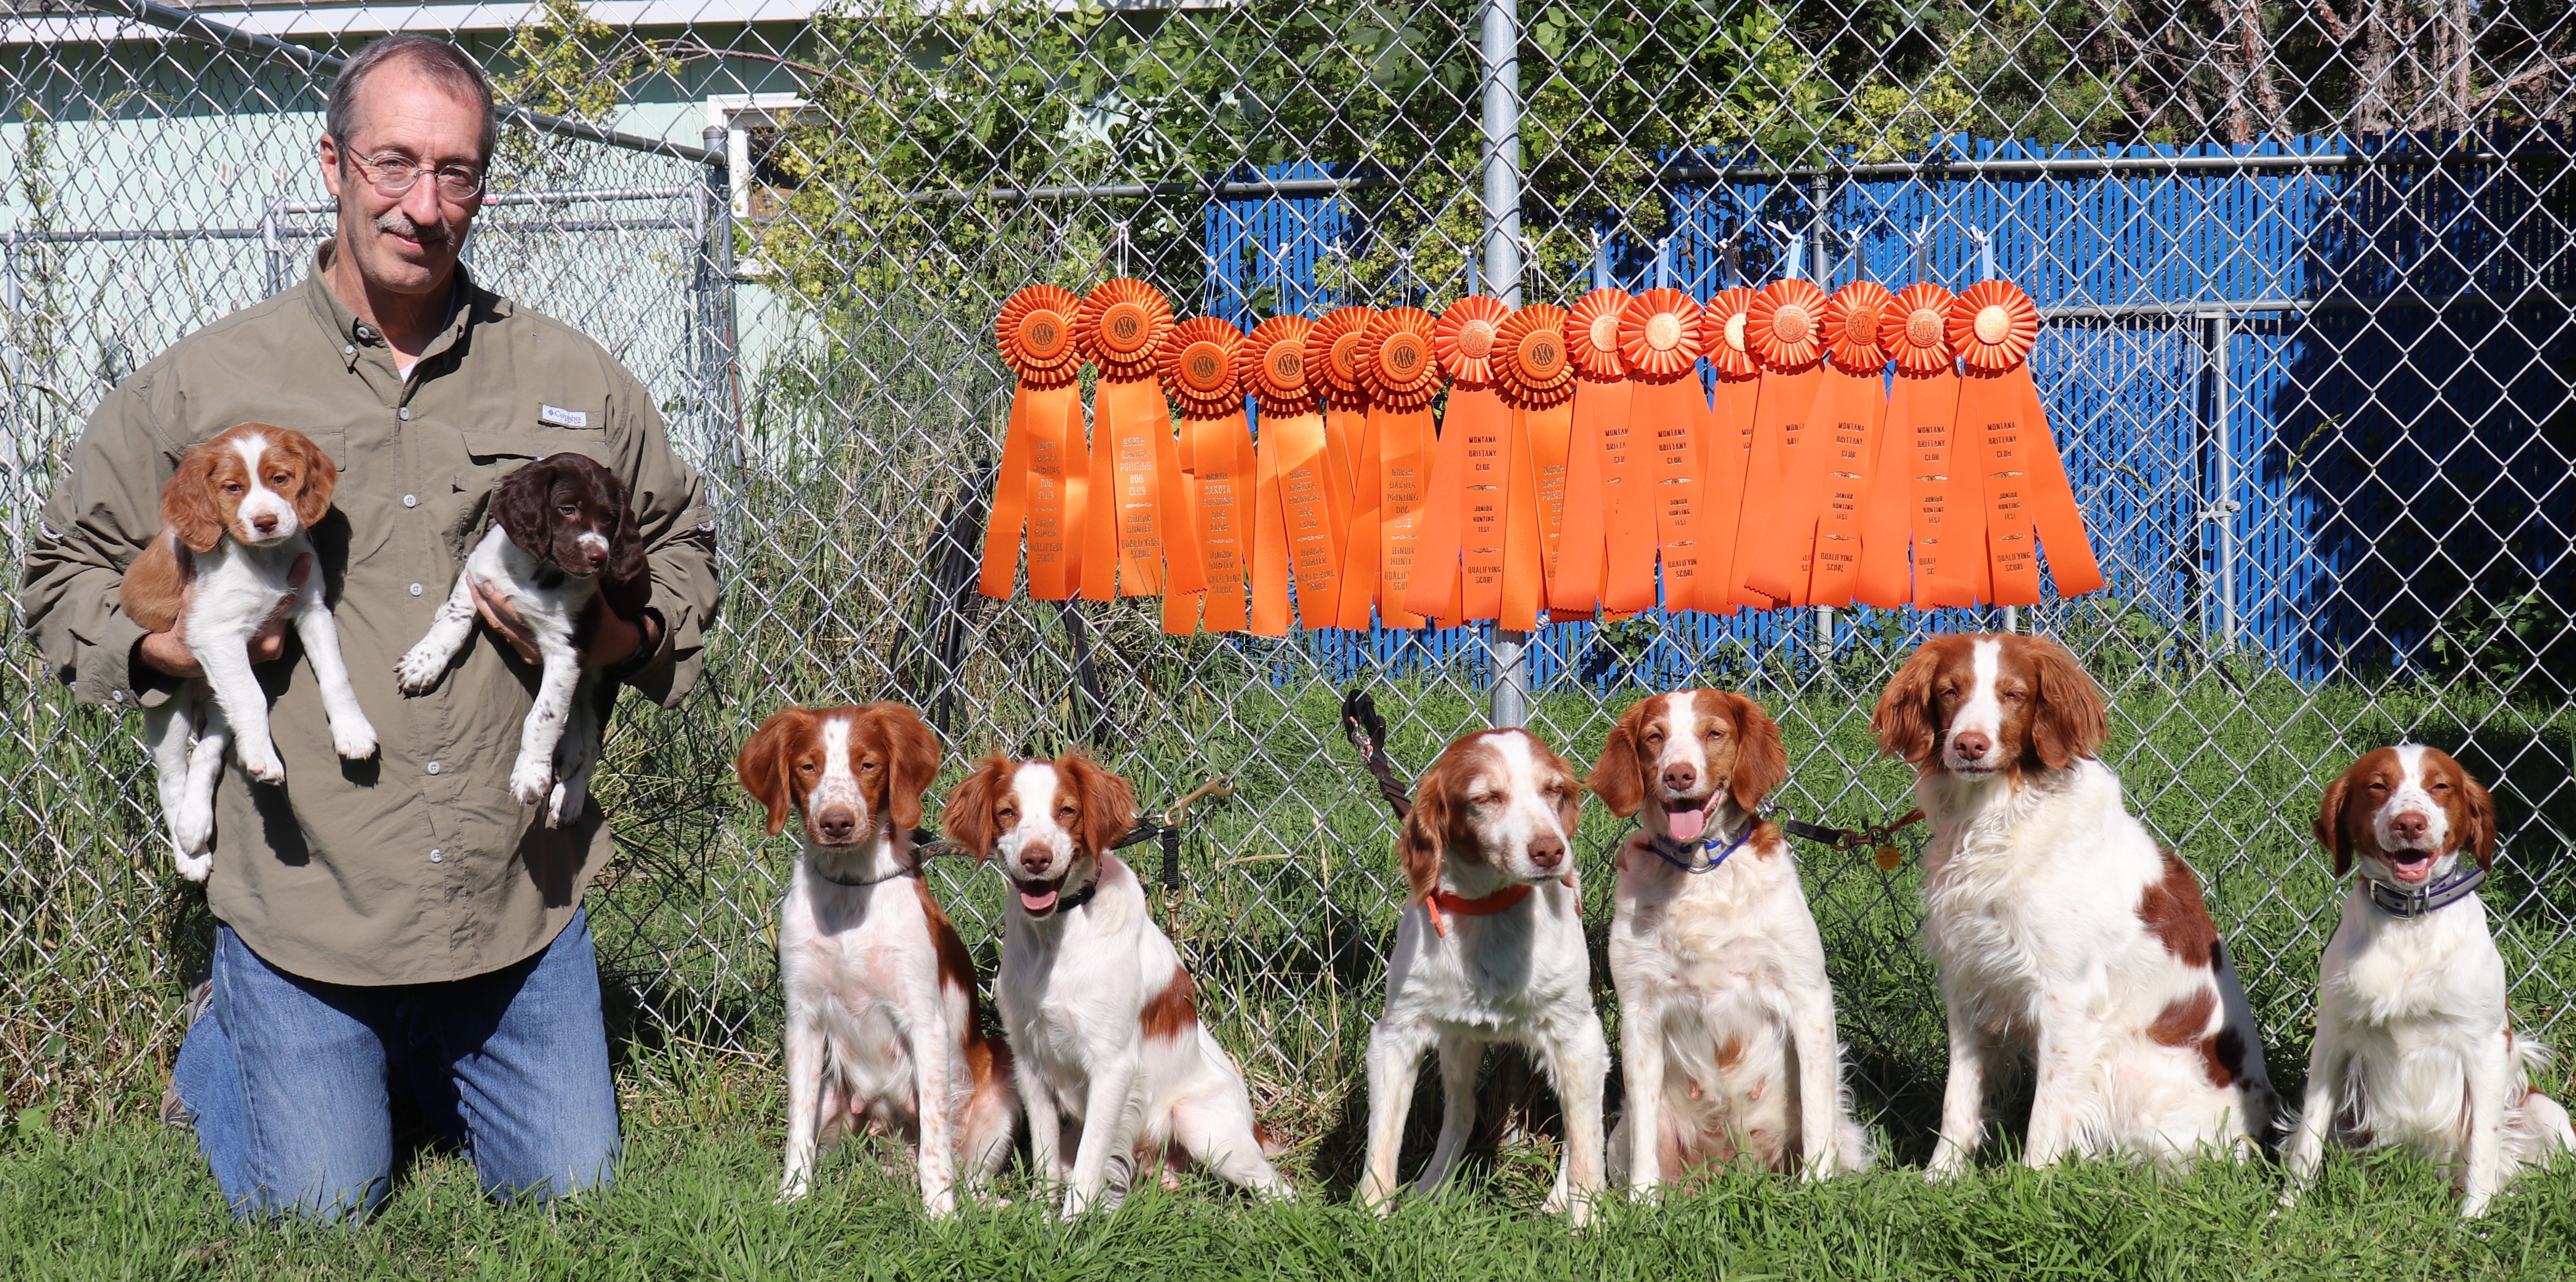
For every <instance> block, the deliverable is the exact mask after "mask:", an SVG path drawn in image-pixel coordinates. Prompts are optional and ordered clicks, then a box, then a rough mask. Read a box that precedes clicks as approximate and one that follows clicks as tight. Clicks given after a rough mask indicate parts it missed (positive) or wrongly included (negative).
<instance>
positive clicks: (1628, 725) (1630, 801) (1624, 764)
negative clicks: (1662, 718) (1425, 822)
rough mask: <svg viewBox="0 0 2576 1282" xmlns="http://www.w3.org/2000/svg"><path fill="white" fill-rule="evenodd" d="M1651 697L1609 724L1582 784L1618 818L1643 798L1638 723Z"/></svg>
mask: <svg viewBox="0 0 2576 1282" xmlns="http://www.w3.org/2000/svg"><path fill="white" fill-rule="evenodd" d="M1654 706H1655V699H1654V698H1653V697H1649V698H1645V699H1639V700H1638V701H1637V702H1635V703H1632V704H1630V705H1628V710H1627V711H1626V712H1623V713H1621V714H1619V724H1617V725H1615V726H1612V727H1610V738H1609V739H1608V740H1607V741H1605V742H1604V743H1602V745H1601V756H1600V757H1599V758H1598V759H1596V760H1595V761H1594V762H1593V763H1592V774H1591V775H1590V776H1589V777H1587V778H1586V779H1584V781H1583V786H1584V787H1586V788H1590V789H1591V790H1592V795H1594V796H1596V797H1599V798H1600V799H1601V804H1602V805H1604V806H1607V807H1609V808H1610V813H1611V814H1614V815H1617V816H1619V817H1620V818H1622V819H1625V818H1627V817H1628V816H1630V815H1633V814H1635V813H1637V807H1638V806H1640V805H1643V804H1644V803H1645V800H1646V766H1645V763H1644V762H1642V761H1639V760H1638V759H1637V752H1638V748H1637V739H1638V736H1639V734H1640V733H1641V730H1640V727H1642V726H1644V725H1645V723H1646V718H1647V717H1648V716H1649V715H1651V714H1652V712H1653V710H1654ZM1413 791H1414V798H1415V800H1414V804H1415V805H1417V806H1418V805H1420V804H1422V803H1421V796H1422V789H1421V788H1419V787H1416V788H1415V789H1414V790H1413Z"/></svg>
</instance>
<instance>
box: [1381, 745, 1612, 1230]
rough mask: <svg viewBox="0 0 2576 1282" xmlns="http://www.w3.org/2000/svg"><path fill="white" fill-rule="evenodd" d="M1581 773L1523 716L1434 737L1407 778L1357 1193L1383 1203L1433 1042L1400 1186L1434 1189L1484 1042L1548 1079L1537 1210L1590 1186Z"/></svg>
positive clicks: (1452, 1160)
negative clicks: (1520, 1051)
mask: <svg viewBox="0 0 2576 1282" xmlns="http://www.w3.org/2000/svg"><path fill="white" fill-rule="evenodd" d="M1582 804H1583V792H1582V785H1581V784H1580V783H1579V782H1578V781H1577V780H1576V779H1575V776H1574V770H1573V768H1572V767H1570V766H1568V765H1567V764H1566V763H1565V760H1564V759H1563V758H1561V757H1559V756H1557V755H1556V754H1555V753H1554V752H1552V751H1550V750H1549V749H1548V746H1547V745H1546V744H1544V743H1541V742H1539V740H1538V737H1537V736H1535V735H1532V734H1530V733H1529V732H1528V731H1525V730H1486V731H1481V732H1479V733H1476V734H1470V735H1465V736H1462V737H1461V738H1459V739H1458V740H1457V741H1456V742H1454V743H1452V744H1450V745H1449V748H1448V750H1447V751H1445V752H1443V753H1441V754H1440V759H1439V760H1438V761H1436V762H1433V763H1432V766H1431V768H1430V769H1429V770H1426V771H1424V772H1423V774H1422V778H1421V780H1420V781H1419V782H1418V783H1416V784H1415V785H1414V790H1413V812H1412V813H1411V814H1410V815H1408V816H1406V818H1405V821H1404V829H1403V832H1402V834H1401V836H1400V837H1399V838H1398V841H1397V846H1398V850H1399V852H1400V854H1401V855H1402V860H1403V865H1404V875H1405V879H1406V881H1407V883H1408V884H1409V885H1410V886H1411V888H1412V902H1411V903H1410V904H1409V905H1408V906H1407V907H1406V908H1405V910H1404V915H1403V916H1401V917H1399V918H1397V920H1396V927H1395V955H1394V957H1392V958H1391V959H1389V961H1388V963H1387V970H1386V1012H1385V1013H1384V1014H1382V1015H1380V1016H1379V1017H1378V1020H1377V1023H1376V1025H1375V1026H1374V1027H1372V1028H1370V1030H1369V1044H1368V1089H1369V1117H1368V1163H1367V1168H1366V1173H1365V1174H1364V1175H1363V1176H1362V1178H1361V1181H1360V1196H1361V1198H1362V1199H1363V1200H1365V1201H1366V1202H1368V1203H1369V1204H1370V1205H1371V1206H1373V1207H1376V1208H1377V1209H1378V1210H1379V1211H1381V1212H1383V1211H1385V1210H1386V1209H1387V1203H1388V1199H1389V1198H1391V1197H1393V1196H1394V1193H1395V1179H1396V1160H1397V1157H1398V1153H1397V1149H1398V1148H1399V1146H1400V1145H1401V1144H1402V1143H1403V1140H1404V1121H1405V1115H1406V1114H1407V1113H1409V1112H1410V1111H1411V1110H1412V1106H1413V1081H1414V1075H1415V1074H1416V1073H1417V1072H1419V1071H1420V1069H1421V1062H1422V1053H1423V1052H1424V1051H1425V1050H1428V1049H1430V1048H1431V1046H1432V1045H1433V1044H1434V1043H1437V1044H1438V1046H1439V1048H1440V1083H1441V1088H1442V1094H1443V1096H1444V1098H1445V1102H1444V1107H1443V1112H1442V1115H1441V1119H1440V1139H1439V1142H1438V1143H1437V1144H1436V1145H1435V1146H1434V1147H1433V1149H1432V1153H1431V1160H1430V1162H1429V1164H1427V1165H1426V1166H1424V1167H1423V1170H1422V1176H1421V1178H1420V1180H1419V1181H1418V1182H1417V1183H1416V1185H1415V1188H1416V1190H1417V1191H1419V1192H1425V1193H1427V1192H1430V1191H1431V1190H1433V1189H1436V1188H1438V1187H1440V1185H1441V1183H1442V1182H1443V1181H1445V1180H1447V1179H1448V1178H1449V1174H1450V1172H1451V1171H1453V1170H1455V1169H1456V1168H1457V1165H1458V1159H1459V1157H1460V1155H1461V1154H1462V1152H1463V1151H1464V1150H1465V1148H1466V1145H1467V1137H1468V1133H1469V1130H1470V1128H1471V1127H1472V1126H1473V1125H1474V1123H1475V1120H1476V1071H1477V1069H1478V1067H1479V1066H1481V1064H1482V1063H1483V1060H1484V1055H1485V1046H1486V1045H1487V1044H1488V1043H1491V1042H1511V1043H1517V1044H1519V1045H1520V1046H1522V1047H1524V1048H1526V1049H1527V1050H1528V1051H1529V1052H1530V1053H1531V1057H1532V1058H1534V1059H1535V1060H1537V1061H1538V1064H1539V1067H1540V1069H1541V1070H1542V1071H1544V1072H1545V1073H1546V1075H1547V1077H1548V1079H1549V1081H1550V1082H1551V1083H1552V1084H1554V1086H1555V1087H1556V1097H1557V1103H1558V1104H1559V1106H1560V1108H1561V1111H1562V1112H1563V1114H1564V1116H1565V1149H1564V1158H1563V1160H1562V1161H1560V1162H1559V1163H1558V1165H1557V1169H1556V1187H1555V1189H1554V1191H1553V1192H1551V1193H1550V1194H1549V1195H1548V1200H1547V1207H1548V1209H1549V1210H1551V1211H1556V1210H1564V1211H1570V1212H1571V1217H1572V1219H1573V1222H1574V1223H1575V1224H1577V1225H1580V1224H1583V1223H1585V1222H1586V1221H1587V1220H1588V1219H1589V1218H1590V1216H1591V1210H1592V1199H1593V1197H1594V1195H1595V1194H1596V1193H1597V1192H1598V1190H1599V1189H1600V1187H1601V1174H1602V1136H1601V1092H1602V1083H1603V1079H1605V1078H1606V1077H1608V1076H1609V1072H1610V1049H1609V1045H1608V1043H1607V1042H1605V1041H1604V1040H1603V1038H1602V1035H1601V1018H1600V1016H1599V1015H1598V1014H1597V1013H1595V1012H1594V1010H1593V1008H1592V963H1591V957H1590V954H1589V951H1588V950H1587V949H1586V948H1585V946H1584V942H1583V916H1582V905H1583V901H1582V895H1581V893H1580V892H1579V891H1578V890H1577V888H1576V885H1575V876H1574V871H1575V870H1574V856H1573V840H1574V830H1575V825H1576V823H1577V822H1578V819H1579V816H1580V814H1581V808H1582Z"/></svg>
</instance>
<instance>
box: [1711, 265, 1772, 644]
mask: <svg viewBox="0 0 2576 1282" xmlns="http://www.w3.org/2000/svg"><path fill="white" fill-rule="evenodd" d="M1753 297H1754V292H1753V291H1752V290H1750V289H1744V288H1741V287H1738V288H1735V289H1728V290H1721V291H1719V292H1718V294H1717V296H1716V297H1714V298H1711V299H1710V300H1708V303H1707V305H1706V306H1705V307H1703V308H1701V311H1700V338H1701V343H1702V346H1704V347H1706V348H1707V350H1708V364H1709V369H1710V371H1711V372H1713V373H1715V374H1716V375H1717V380H1716V385H1715V387H1714V389H1713V390H1714V393H1715V395H1714V396H1713V397H1712V398H1711V404H1710V406H1709V420H1710V427H1709V430H1708V432H1707V433H1706V439H1704V440H1702V441H1701V442H1700V447H1701V448H1702V449H1703V450H1705V451H1706V452H1707V455H1708V462H1707V464H1706V465H1705V468H1704V470H1703V471H1702V473H1701V475H1702V477H1703V480H1702V482H1701V486H1702V489H1701V492H1702V495H1703V497H1704V498H1705V499H1706V503H1705V505H1704V506H1705V510H1706V512H1707V519H1706V520H1704V521H1703V522H1701V524H1700V529H1701V532H1702V540H1703V542H1704V544H1705V549H1704V552H1703V555H1704V557H1705V559H1706V560H1707V563H1708V572H1707V573H1706V574H1703V575H1702V576H1701V577H1700V584H1699V608H1700V609H1701V610H1703V611H1705V612H1707V613H1710V614H1733V613H1735V612H1736V610H1737V609H1738V608H1740V607H1743V606H1752V607H1754V608H1755V609H1760V608H1763V607H1764V606H1767V605H1769V604H1770V602H1771V599H1770V598H1769V597H1766V596H1762V595H1761V594H1759V593H1756V592H1752V591H1750V590H1748V589H1746V588H1745V586H1744V584H1743V579H1742V576H1741V575H1740V573H1738V566H1737V560H1736V547H1737V542H1736V521H1737V519H1738V517H1739V516H1740V514H1741V513H1742V511H1743V509H1744V502H1745V489H1744V481H1745V472H1746V469H1747V468H1748V467H1750V465H1751V454H1752V448H1753V415H1754V412H1755V410H1756V409H1757V408H1758V401H1759V400H1760V396H1761V388H1762V378H1761V373H1762V371H1761V367H1760V366H1758V365H1756V364H1755V363H1754V360H1753V353H1752V352H1751V351H1749V350H1747V349H1746V348H1745V345H1744V343H1745V329H1746V326H1747V325H1748V324H1750V323H1751V316H1750V314H1749V313H1751V311H1752V310H1753Z"/></svg>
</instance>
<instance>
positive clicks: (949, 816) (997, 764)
mask: <svg viewBox="0 0 2576 1282" xmlns="http://www.w3.org/2000/svg"><path fill="white" fill-rule="evenodd" d="M1010 783H1011V760H1010V758H1008V757H1005V756H1003V755H1001V754H1000V753H995V754H993V755H992V756H989V757H986V758H984V759H983V760H982V761H979V762H977V763H975V772H974V773H973V774H970V775H968V776H966V781H965V782H964V783H961V784H959V785H957V786H956V787H955V788H952V789H950V790H949V792H948V804H947V805H946V806H945V807H943V808H942V809H941V810H940V812H939V830H940V831H941V832H943V833H945V834H947V836H948V839H949V840H950V841H952V842H955V843H956V844H957V848H958V849H960V850H963V851H965V852H967V853H968V854H971V855H973V856H975V860H976V862H978V863H981V862H983V861H984V860H987V859H990V858H992V857H993V839H994V838H995V837H997V836H999V835H1000V834H998V833H996V832H994V831H993V797H994V795H995V794H996V793H999V792H1000V791H1001V790H1002V789H1004V788H1007V787H1009V786H1010Z"/></svg>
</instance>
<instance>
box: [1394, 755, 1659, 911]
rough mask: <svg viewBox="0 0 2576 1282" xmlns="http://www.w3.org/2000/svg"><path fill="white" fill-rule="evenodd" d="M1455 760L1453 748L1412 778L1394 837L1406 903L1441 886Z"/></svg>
mask: <svg viewBox="0 0 2576 1282" xmlns="http://www.w3.org/2000/svg"><path fill="white" fill-rule="evenodd" d="M1456 762H1457V755H1456V750H1455V749H1454V748H1453V749H1452V750H1451V751H1449V752H1444V753H1442V754H1441V755H1440V759H1439V760H1438V761H1435V762H1432V763H1431V768H1430V769H1429V770H1425V771H1423V772H1422V777H1421V778H1420V779H1418V780H1415V781H1414V784H1413V812H1412V813H1411V814H1408V815H1406V816H1405V817H1404V827H1403V829H1402V830H1400V831H1399V832H1398V833H1397V834H1396V838H1395V852H1396V858H1397V861H1398V862H1399V863H1400V864H1401V865H1402V866H1403V868H1404V881H1405V885H1406V886H1407V887H1408V888H1409V890H1410V893H1411V895H1412V898H1411V899H1408V900H1407V901H1406V902H1407V903H1416V902H1419V901H1421V900H1425V899H1429V898H1430V897H1431V893H1432V892H1433V891H1436V890H1438V889H1440V850H1441V847H1442V846H1444V845H1446V844H1447V843H1448V840H1449V829H1450V828H1451V827H1452V826H1453V825H1455V824H1456V823H1457V820H1458V797H1457V792H1458V787H1457V784H1458V778H1457V776H1458V767H1457V764H1456ZM1631 813H1633V812H1631Z"/></svg>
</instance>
